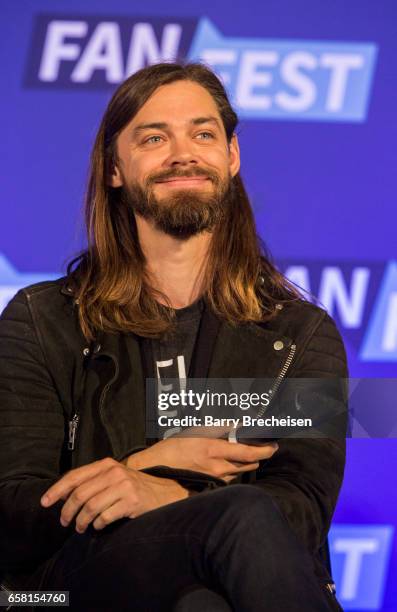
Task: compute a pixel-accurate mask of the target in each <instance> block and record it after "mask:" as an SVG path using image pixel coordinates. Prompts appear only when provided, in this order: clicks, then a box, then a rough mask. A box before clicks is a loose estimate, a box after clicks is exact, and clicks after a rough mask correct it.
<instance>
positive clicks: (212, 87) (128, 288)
mask: <svg viewBox="0 0 397 612" xmlns="http://www.w3.org/2000/svg"><path fill="white" fill-rule="evenodd" d="M180 80H189V81H193V82H196V83H198V84H199V85H201V86H202V87H204V88H205V89H207V91H208V92H209V93H210V94H211V96H212V97H213V99H214V101H215V103H216V105H217V108H218V111H219V114H220V116H221V118H222V121H223V125H224V128H225V132H226V136H227V139H228V142H230V140H231V138H232V136H233V134H234V132H235V129H236V126H237V122H238V119H237V115H236V113H235V112H234V110H233V109H232V107H231V105H230V103H229V100H228V98H227V94H226V92H225V89H224V87H223V85H222V83H221V82H220V81H219V79H218V78H217V77H216V75H215V74H214V73H213V72H212V71H211V70H209V69H208V68H206V67H205V66H203V65H201V64H193V63H192V64H179V63H178V64H177V63H162V64H156V65H153V66H149V67H147V68H144V69H142V70H140V71H139V72H136V73H135V74H133V75H132V76H131V77H129V78H128V79H127V80H126V81H124V83H122V84H121V86H120V87H119V88H118V89H117V90H116V92H115V93H114V95H113V97H112V99H111V101H110V103H109V105H108V108H107V110H106V112H105V114H104V117H103V119H102V122H101V125H100V128H99V131H98V134H97V136H96V139H95V144H94V147H93V150H92V154H91V166H90V174H89V180H88V188H87V193H86V199H85V221H86V228H87V239H88V248H87V249H86V250H85V251H83V252H82V253H81V254H80V255H78V256H77V257H75V258H74V259H73V260H72V261H71V262H70V263H69V265H68V270H67V271H68V275H71V277H73V278H74V280H75V281H76V293H77V298H78V302H79V317H80V324H81V328H82V331H83V333H84V335H85V336H86V338H87V339H88V340H92V339H93V338H94V337H95V335H96V332H97V331H98V330H102V331H108V332H117V331H121V332H134V333H136V334H139V335H142V336H147V337H155V336H158V335H159V334H161V333H162V332H164V331H166V330H167V329H168V328H169V327H170V326H171V325H172V311H171V312H169V311H168V310H167V309H165V308H164V307H162V306H161V305H160V304H159V302H158V301H157V300H156V299H155V295H156V292H154V291H153V289H151V288H150V287H148V286H147V283H146V282H145V259H144V256H143V253H142V250H141V248H140V245H139V240H138V234H137V228H136V222H135V217H134V213H133V211H132V210H131V208H130V207H129V206H127V205H126V204H125V203H124V199H123V198H121V197H120V189H115V188H112V187H110V186H109V177H110V174H111V172H112V169H113V168H114V165H115V164H116V162H117V149H116V140H117V137H118V135H119V134H120V132H121V131H122V130H123V128H124V127H125V126H126V125H127V124H128V123H129V122H130V121H131V119H132V118H133V117H134V116H135V115H136V113H137V112H138V111H139V109H140V108H141V107H142V106H143V105H144V104H145V102H146V101H147V100H148V98H149V97H150V96H151V95H152V94H153V93H154V91H155V90H156V89H157V88H158V87H160V86H161V85H166V84H169V83H173V82H175V81H180ZM231 193H232V197H231V200H232V201H231V202H230V208H229V209H230V214H228V215H227V218H226V219H225V221H224V222H222V223H221V224H219V225H218V226H217V227H216V228H215V229H214V231H213V236H212V239H211V245H210V249H209V254H208V259H207V264H206V270H205V278H204V295H205V298H206V301H207V303H208V304H209V305H210V307H211V308H212V309H213V311H214V312H215V313H216V314H217V315H218V316H220V317H221V318H223V319H225V320H227V321H228V322H230V323H232V324H235V323H242V322H248V321H258V320H264V319H267V318H271V317H272V316H273V315H274V314H275V312H276V304H277V302H280V301H284V300H296V299H301V295H300V294H299V292H298V291H297V290H296V289H295V287H294V286H293V285H292V284H291V283H290V282H289V281H288V280H287V279H286V278H285V277H284V276H283V275H282V274H281V273H280V272H279V271H278V270H277V269H276V267H275V266H274V264H273V263H272V262H271V260H270V257H269V254H268V253H267V252H266V248H265V246H264V244H263V243H262V242H261V240H260V239H259V237H258V236H257V234H256V228H255V221H254V217H253V213H252V209H251V205H250V202H249V199H248V196H247V193H246V191H245V188H244V185H243V181H242V179H241V177H240V175H239V174H237V175H236V176H235V177H234V178H233V179H232V183H231ZM163 299H166V296H163Z"/></svg>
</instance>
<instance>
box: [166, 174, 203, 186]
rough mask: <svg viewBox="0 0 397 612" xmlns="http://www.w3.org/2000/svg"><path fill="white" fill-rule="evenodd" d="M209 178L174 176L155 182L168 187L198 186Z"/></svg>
mask: <svg viewBox="0 0 397 612" xmlns="http://www.w3.org/2000/svg"><path fill="white" fill-rule="evenodd" d="M206 181H209V179H208V178H207V177H206V176H176V177H174V178H167V179H162V180H159V181H156V183H157V184H162V185H167V186H168V187H180V186H184V187H200V186H202V185H203V184H204V183H205V182H206Z"/></svg>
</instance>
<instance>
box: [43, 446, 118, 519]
mask: <svg viewBox="0 0 397 612" xmlns="http://www.w3.org/2000/svg"><path fill="white" fill-rule="evenodd" d="M116 464H117V461H115V460H114V459H112V458H110V457H106V458H105V459H101V460H100V461H94V462H93V463H89V464H88V465H83V466H82V467H79V468H75V469H74V470H71V471H70V472H67V474H65V475H64V476H62V478H60V480H58V481H57V482H56V483H55V484H53V485H52V486H51V487H50V488H49V489H47V491H46V492H45V493H44V495H43V496H42V498H41V500H40V502H41V505H42V506H45V507H48V506H51V505H52V504H54V503H55V502H57V501H58V500H59V499H62V498H65V497H67V496H68V495H69V494H70V493H71V491H73V489H75V488H76V487H78V486H80V485H81V484H82V483H83V482H85V481H87V480H90V479H91V478H93V477H95V476H97V474H100V473H101V472H103V471H106V470H108V469H109V468H110V467H112V466H113V465H116Z"/></svg>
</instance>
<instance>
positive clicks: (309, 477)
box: [253, 314, 348, 553]
mask: <svg viewBox="0 0 397 612" xmlns="http://www.w3.org/2000/svg"><path fill="white" fill-rule="evenodd" d="M291 376H292V377H293V378H307V379H309V378H310V379H316V380H318V379H327V380H328V382H329V379H330V378H335V379H336V381H335V382H336V385H331V386H330V385H329V384H325V385H324V394H326V393H327V391H328V390H329V389H330V387H332V388H337V389H339V390H340V391H339V392H340V396H339V397H338V398H337V399H338V401H340V405H342V407H344V410H343V413H342V428H340V429H339V432H340V434H341V433H343V435H340V434H339V435H337V436H334V437H332V438H331V437H327V438H326V437H319V438H310V439H309V438H294V439H288V438H284V439H281V440H280V441H279V443H278V444H279V450H278V451H277V452H276V453H275V454H274V455H273V457H272V458H271V459H270V460H268V461H263V462H261V464H260V466H259V469H258V470H257V472H256V479H257V480H256V482H254V483H253V484H254V485H255V486H259V487H261V488H263V489H264V490H265V491H266V492H267V493H268V494H269V495H270V496H271V497H272V498H273V500H274V501H275V503H276V505H277V506H278V507H279V509H280V510H281V512H282V513H283V515H284V516H285V518H286V519H287V521H288V523H289V524H290V526H291V528H292V530H293V531H294V532H295V534H296V535H297V537H298V538H299V539H300V540H301V541H303V543H304V544H305V545H306V547H307V548H308V550H309V551H311V552H312V553H316V552H317V551H318V550H319V548H320V547H321V546H322V544H323V543H324V541H325V539H326V537H327V533H328V530H329V527H330V523H331V519H332V515H333V512H334V509H335V505H336V501H337V498H338V494H339V490H340V487H341V484H342V480H343V473H344V466H345V446H346V439H345V434H346V418H347V392H346V383H347V377H348V373H347V364H346V354H345V349H344V345H343V342H342V339H341V337H340V334H339V332H338V330H337V328H336V326H335V323H334V322H333V320H332V319H331V317H329V316H328V315H327V314H326V315H325V318H324V319H323V320H322V322H321V323H320V325H319V326H318V328H317V330H316V332H315V333H314V335H313V336H312V338H311V339H310V341H309V343H308V345H307V346H306V348H305V350H304V352H303V354H302V355H301V356H300V358H299V361H297V367H296V369H295V371H291ZM324 399H325V400H328V398H327V397H325V398H324ZM333 399H335V398H331V400H333Z"/></svg>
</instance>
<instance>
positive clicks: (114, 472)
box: [109, 463, 125, 479]
mask: <svg viewBox="0 0 397 612" xmlns="http://www.w3.org/2000/svg"><path fill="white" fill-rule="evenodd" d="M109 472H110V475H111V477H112V478H117V479H119V478H121V477H122V476H124V474H125V469H124V467H123V466H121V465H119V464H118V463H116V464H114V465H113V466H112V467H111V468H110V470H109Z"/></svg>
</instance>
